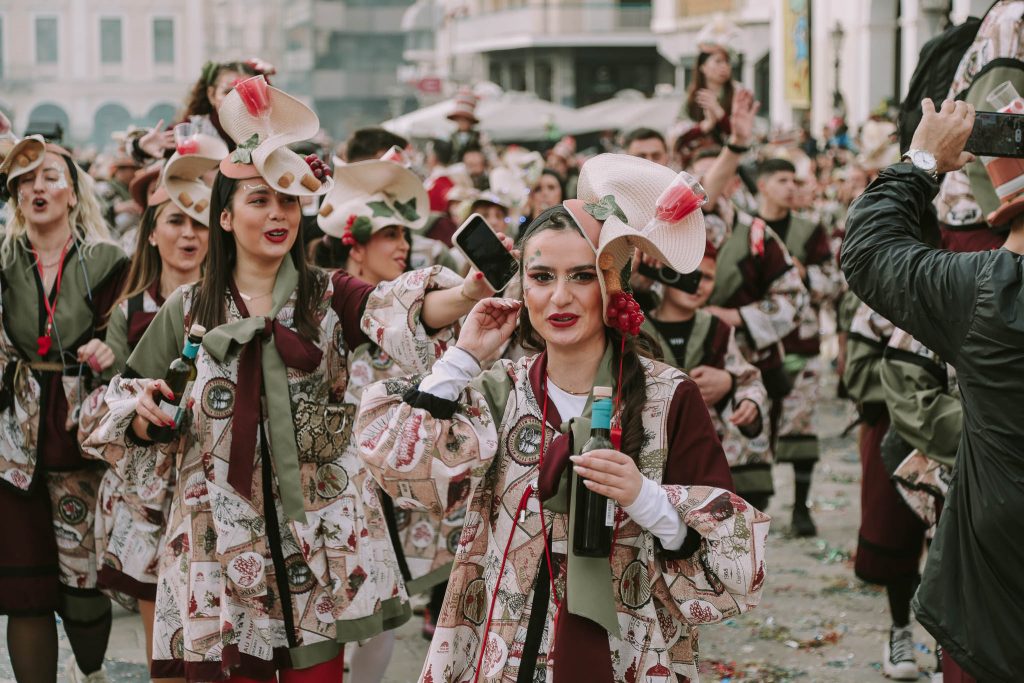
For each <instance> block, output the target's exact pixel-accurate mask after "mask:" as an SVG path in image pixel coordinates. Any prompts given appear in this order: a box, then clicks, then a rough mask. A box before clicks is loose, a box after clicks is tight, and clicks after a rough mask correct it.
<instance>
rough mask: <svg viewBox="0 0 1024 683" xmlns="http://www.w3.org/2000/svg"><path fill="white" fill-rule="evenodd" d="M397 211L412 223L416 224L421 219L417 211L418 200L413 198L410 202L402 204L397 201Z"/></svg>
mask: <svg viewBox="0 0 1024 683" xmlns="http://www.w3.org/2000/svg"><path fill="white" fill-rule="evenodd" d="M395 211H397V212H398V214H399V215H400V216H401V217H402V218H404V219H405V220H407V221H409V222H410V223H415V222H416V221H418V220H419V219H420V215H419V213H418V212H417V211H416V198H415V197H412V198H410V199H409V201H406V202H400V201H398V200H397V199H396V200H395Z"/></svg>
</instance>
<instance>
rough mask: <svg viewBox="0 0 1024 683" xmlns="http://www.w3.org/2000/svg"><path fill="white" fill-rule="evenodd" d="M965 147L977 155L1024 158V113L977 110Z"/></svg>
mask: <svg viewBox="0 0 1024 683" xmlns="http://www.w3.org/2000/svg"><path fill="white" fill-rule="evenodd" d="M964 149H965V150H966V151H968V152H970V153H971V154H974V155H975V156H982V157H1013V158H1016V159H1020V158H1024V115H1021V114H1001V113H999V112H990V111H979V112H977V113H976V114H975V118H974V128H973V129H972V130H971V136H970V137H969V138H967V144H966V145H965V146H964Z"/></svg>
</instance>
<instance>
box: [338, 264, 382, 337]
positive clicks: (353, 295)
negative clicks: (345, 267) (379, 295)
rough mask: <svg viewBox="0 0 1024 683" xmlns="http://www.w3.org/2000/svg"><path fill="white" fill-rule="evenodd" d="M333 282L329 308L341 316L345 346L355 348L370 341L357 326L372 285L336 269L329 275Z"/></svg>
mask: <svg viewBox="0 0 1024 683" xmlns="http://www.w3.org/2000/svg"><path fill="white" fill-rule="evenodd" d="M331 282H332V283H333V284H334V296H333V297H331V308H333V309H334V312H335V313H337V314H338V317H339V318H341V333H342V335H343V336H344V337H345V346H347V347H348V348H349V349H355V348H358V347H360V346H362V345H363V344H365V343H367V342H369V341H371V339H370V338H369V337H367V336H366V334H365V333H364V332H363V328H362V327H360V326H359V321H360V320H362V317H363V311H364V310H365V309H366V300H367V299H369V298H370V292H372V291H373V285H370V284H367V283H365V282H363V281H362V280H360V279H359V278H356V277H352V276H351V275H349V274H348V273H346V272H344V271H341V270H338V271H335V272H334V274H333V275H331Z"/></svg>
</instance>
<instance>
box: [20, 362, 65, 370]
mask: <svg viewBox="0 0 1024 683" xmlns="http://www.w3.org/2000/svg"><path fill="white" fill-rule="evenodd" d="M28 366H29V368H31V369H32V370H36V371H38V372H64V365H63V363H55V362H52V361H35V362H33V363H28Z"/></svg>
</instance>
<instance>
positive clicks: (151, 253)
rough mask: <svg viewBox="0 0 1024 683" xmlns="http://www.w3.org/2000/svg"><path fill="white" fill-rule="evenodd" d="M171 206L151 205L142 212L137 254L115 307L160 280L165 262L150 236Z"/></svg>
mask: <svg viewBox="0 0 1024 683" xmlns="http://www.w3.org/2000/svg"><path fill="white" fill-rule="evenodd" d="M169 204H170V200H167V201H165V202H163V203H162V204H157V205H155V206H154V205H152V204H151V205H149V206H148V207H146V210H145V211H143V212H142V221H141V222H140V223H139V232H138V235H137V236H136V242H135V253H134V254H132V262H131V265H130V266H129V268H128V276H127V277H126V278H125V281H124V289H122V290H121V296H120V297H118V300H117V303H115V304H114V305H115V306H117V305H118V304H119V303H121V302H122V301H124V300H125V299H131V298H132V297H133V296H135V295H136V294H138V293H139V292H144V291H146V290H147V289H149V288H150V286H151V285H152V284H153V283H154V282H157V281H159V280H160V272H161V269H162V267H163V261H161V260H160V251H159V250H158V249H157V248H156V246H154V245H152V244H150V243H149V236H150V235H152V234H153V231H154V230H155V229H156V219H157V218H159V217H160V214H161V213H162V212H163V210H164V209H165V208H167V206H168V205H169Z"/></svg>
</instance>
